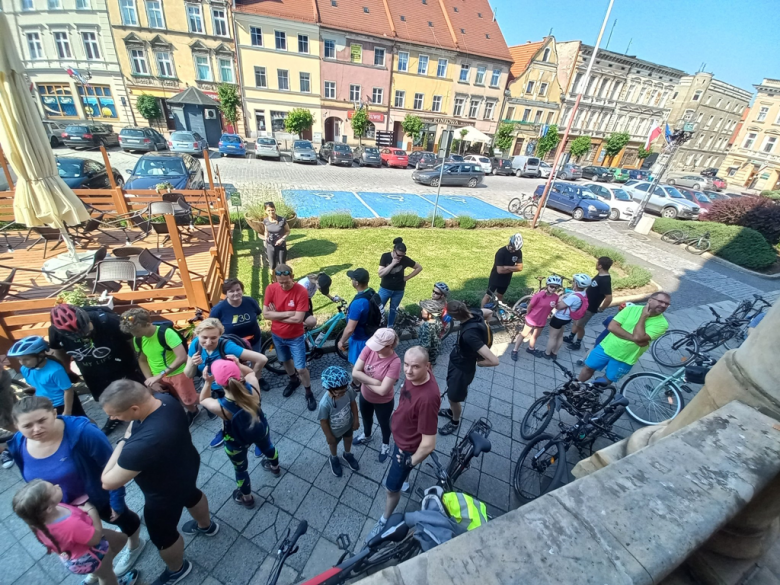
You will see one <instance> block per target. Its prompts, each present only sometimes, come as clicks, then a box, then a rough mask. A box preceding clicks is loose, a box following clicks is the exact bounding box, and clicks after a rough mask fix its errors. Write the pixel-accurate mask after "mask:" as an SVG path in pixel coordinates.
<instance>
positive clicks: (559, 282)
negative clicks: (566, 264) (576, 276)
mask: <svg viewBox="0 0 780 585" xmlns="http://www.w3.org/2000/svg"><path fill="white" fill-rule="evenodd" d="M551 284H554V285H555V286H563V279H562V278H561V277H560V276H558V275H557V274H553V275H552V276H548V277H547V286H550V285H551Z"/></svg>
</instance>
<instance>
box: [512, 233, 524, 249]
mask: <svg viewBox="0 0 780 585" xmlns="http://www.w3.org/2000/svg"><path fill="white" fill-rule="evenodd" d="M509 245H510V246H512V247H513V248H514V249H515V250H519V249H520V248H522V247H523V236H522V234H515V235H514V236H512V237H511V238H509Z"/></svg>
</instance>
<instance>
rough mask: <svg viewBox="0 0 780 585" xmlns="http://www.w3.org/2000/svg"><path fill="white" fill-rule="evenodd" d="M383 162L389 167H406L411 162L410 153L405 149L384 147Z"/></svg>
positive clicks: (382, 152) (381, 155)
mask: <svg viewBox="0 0 780 585" xmlns="http://www.w3.org/2000/svg"><path fill="white" fill-rule="evenodd" d="M380 157H381V158H382V164H383V165H386V166H387V167H397V168H399V169H405V168H406V165H407V164H408V163H409V155H408V154H406V151H405V150H401V149H399V148H383V149H382V151H381V154H380Z"/></svg>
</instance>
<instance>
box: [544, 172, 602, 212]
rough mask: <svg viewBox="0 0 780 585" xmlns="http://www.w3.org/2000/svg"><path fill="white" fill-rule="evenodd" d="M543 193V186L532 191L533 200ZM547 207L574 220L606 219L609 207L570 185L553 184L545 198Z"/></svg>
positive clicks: (593, 196)
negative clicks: (566, 214) (568, 215)
mask: <svg viewBox="0 0 780 585" xmlns="http://www.w3.org/2000/svg"><path fill="white" fill-rule="evenodd" d="M543 192H544V185H539V186H538V187H537V188H536V190H535V191H534V198H535V199H539V198H540V197H541V196H542V193H543ZM547 207H549V208H550V209H555V210H557V211H562V212H563V213H568V214H570V215H571V216H572V217H573V218H574V219H576V220H582V219H597V220H601V219H607V218H608V217H609V212H610V207H609V205H607V204H606V203H603V202H601V201H599V200H598V199H597V198H596V196H595V195H594V194H593V192H591V191H589V190H588V189H583V188H582V187H579V186H577V185H572V184H570V183H560V182H558V181H555V182H553V184H552V187H551V188H550V193H549V195H548V197H547Z"/></svg>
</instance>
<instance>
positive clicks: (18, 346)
mask: <svg viewBox="0 0 780 585" xmlns="http://www.w3.org/2000/svg"><path fill="white" fill-rule="evenodd" d="M47 351H49V344H48V343H46V340H45V339H44V338H43V337H41V336H40V335H31V336H30V337H25V338H24V339H22V340H21V341H17V342H16V343H14V344H13V345H12V346H11V350H10V351H9V352H8V357H20V356H23V355H36V354H39V353H44V352H47Z"/></svg>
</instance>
